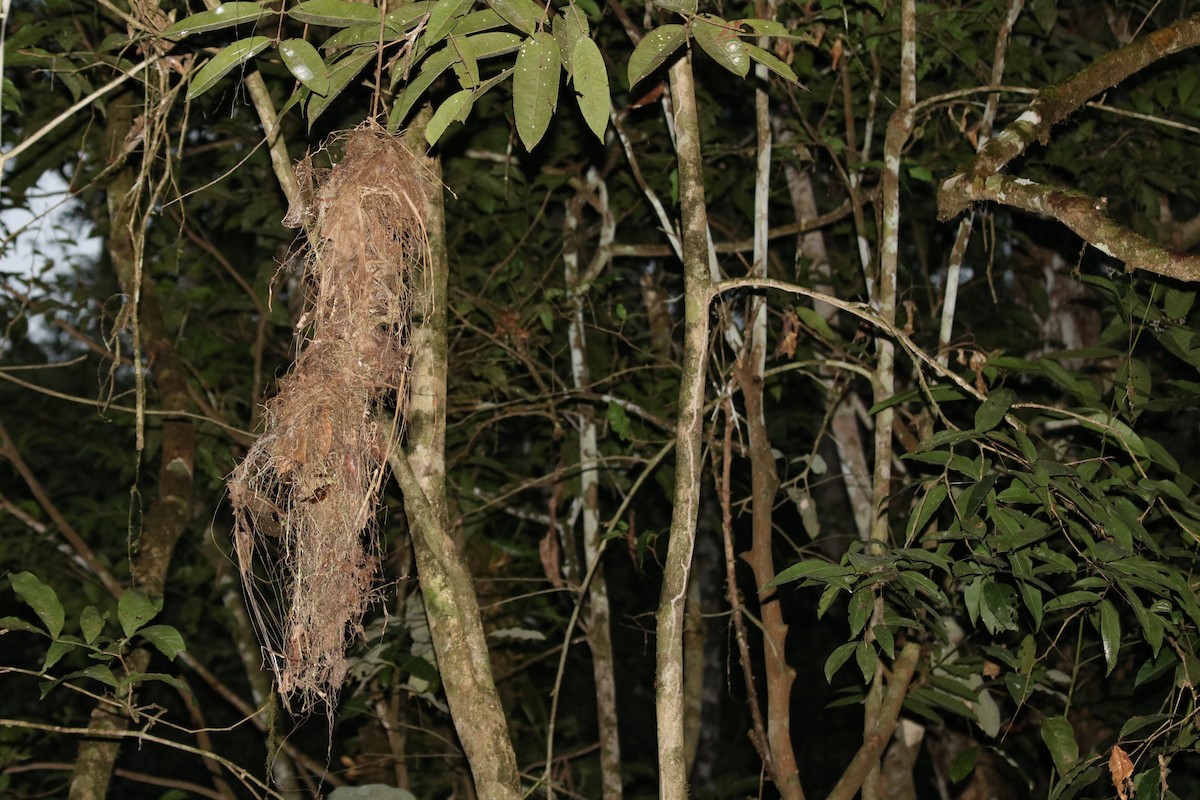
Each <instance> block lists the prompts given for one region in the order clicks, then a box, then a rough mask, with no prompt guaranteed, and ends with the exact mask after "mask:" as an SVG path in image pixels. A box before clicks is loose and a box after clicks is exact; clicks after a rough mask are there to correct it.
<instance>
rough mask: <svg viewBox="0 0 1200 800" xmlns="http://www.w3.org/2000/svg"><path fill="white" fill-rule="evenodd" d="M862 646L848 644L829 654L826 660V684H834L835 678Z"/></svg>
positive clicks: (857, 643)
mask: <svg viewBox="0 0 1200 800" xmlns="http://www.w3.org/2000/svg"><path fill="white" fill-rule="evenodd" d="M859 644H861V642H846V643H845V644H844V645H842V646H840V647H838V648H837V649H836V650H834V651H833V652H832V653H830V654H829V658H827V659H825V682H826V683H833V676H834V675H836V674H837V671H838V670H839V669H841V668H842V665H843V664H845V663H846V661H847V660H849V658H850V654H851V653H853V652H854V651H855V650H856V649H857V648H858V646H859Z"/></svg>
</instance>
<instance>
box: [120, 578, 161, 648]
mask: <svg viewBox="0 0 1200 800" xmlns="http://www.w3.org/2000/svg"><path fill="white" fill-rule="evenodd" d="M162 602H163V601H162V598H161V597H157V598H155V599H153V600H151V599H150V598H149V597H147V596H146V595H144V594H142V593H141V592H139V591H138V590H137V589H128V590H126V592H125V593H124V594H122V595H121V599H120V600H118V601H117V619H118V620H119V621H120V622H121V630H122V631H123V632H124V633H125V636H126V637H129V636H133V635H134V634H135V633H137V632H138V631H139V630H140V629H141V628H142V626H143V625H145V624H146V623H147V622H149V621H150V620H152V619H154V618H155V617H156V616H158V612H159V611H162Z"/></svg>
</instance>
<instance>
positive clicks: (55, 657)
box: [42, 639, 75, 672]
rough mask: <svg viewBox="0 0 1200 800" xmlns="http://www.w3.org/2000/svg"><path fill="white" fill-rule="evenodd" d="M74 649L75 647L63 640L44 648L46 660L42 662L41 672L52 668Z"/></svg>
mask: <svg viewBox="0 0 1200 800" xmlns="http://www.w3.org/2000/svg"><path fill="white" fill-rule="evenodd" d="M74 649H75V645H74V644H72V643H71V642H68V641H66V640H64V639H59V640H58V641H54V642H51V643H50V646H49V647H47V648H46V658H45V660H44V661H43V662H42V672H45V671H47V670H49V669H50V668H52V667H53V666H54V665H55V664H57V663H58V662H59V661H60V660H62V657H63V656H65V655H66V654H67V653H68V652H70V651H71V650H74Z"/></svg>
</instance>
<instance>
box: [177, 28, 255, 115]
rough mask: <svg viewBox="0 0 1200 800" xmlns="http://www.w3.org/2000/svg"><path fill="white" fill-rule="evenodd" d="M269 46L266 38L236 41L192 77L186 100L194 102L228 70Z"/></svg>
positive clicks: (253, 37) (252, 37)
mask: <svg viewBox="0 0 1200 800" xmlns="http://www.w3.org/2000/svg"><path fill="white" fill-rule="evenodd" d="M270 44H271V40H270V39H269V38H268V37H266V36H251V37H250V38H249V39H242V40H240V41H236V42H234V43H233V44H231V45H229V46H228V47H226V48H224V49H223V50H221V51H220V52H218V53H217V54H216V55H215V56H213V57H212V58H210V59H209V60H208V63H206V64H205V65H204V66H203V67H201V68H200V69H199V70H198V71H197V72H196V74H195V75H193V76H192V82H191V85H189V86H188V90H187V99H188V100H195V99H196V98H197V97H199V96H200V95H202V94H204V93H205V92H207V91H208V90H209V89H211V88H212V87H213V86H215V85H216V83H217V81H219V80H221V78H224V77H225V76H226V75H227V74H228V73H229V71H230V70H232V69H234V68H235V67H239V66H241V65H242V64H245V63H246V62H247V61H249V60H250V59H252V58H254V57H255V56H256V55H258V54H259V53H261V52H262V51H263V50H265V49H266V48H267V47H268V46H270Z"/></svg>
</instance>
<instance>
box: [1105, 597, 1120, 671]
mask: <svg viewBox="0 0 1200 800" xmlns="http://www.w3.org/2000/svg"><path fill="white" fill-rule="evenodd" d="M1100 644H1101V646H1102V647H1103V648H1104V663H1105V665H1106V667H1107V668H1106V669H1105V670H1104V674H1105V676H1108V675H1110V674H1111V673H1112V671H1113V667H1115V666H1116V665H1117V654H1118V653H1120V652H1121V618H1120V617H1119V616H1118V615H1117V609H1116V607H1114V606H1113V604H1112V603H1111V602H1109V601H1108V600H1101V601H1100Z"/></svg>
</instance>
